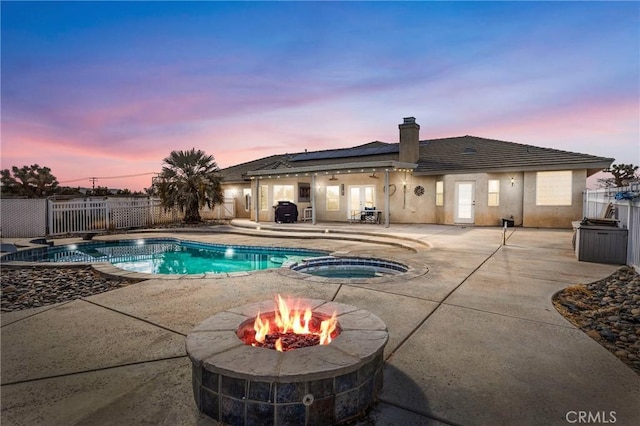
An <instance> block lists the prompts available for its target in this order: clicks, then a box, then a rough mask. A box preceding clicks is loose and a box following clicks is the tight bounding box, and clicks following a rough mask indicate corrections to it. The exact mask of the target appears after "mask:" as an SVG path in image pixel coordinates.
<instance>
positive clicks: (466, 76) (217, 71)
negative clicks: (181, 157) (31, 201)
mask: <svg viewBox="0 0 640 426" xmlns="http://www.w3.org/2000/svg"><path fill="white" fill-rule="evenodd" d="M1 8H2V10H1V11H2V22H1V24H2V26H1V31H2V33H1V39H2V42H1V43H2V46H1V47H2V62H1V71H2V81H1V83H2V88H1V94H2V105H1V106H2V110H1V115H2V129H1V137H2V141H1V143H2V144H1V146H0V149H1V151H0V152H1V154H2V155H1V162H0V167H1V168H3V169H4V168H10V167H11V166H14V165H16V166H19V167H20V166H23V165H31V164H34V163H38V164H39V165H40V166H47V167H50V168H51V169H52V173H53V174H54V175H55V176H56V177H57V178H58V181H59V182H60V184H61V185H63V186H73V187H75V186H83V187H89V186H91V182H90V181H89V178H90V177H98V178H99V179H98V181H97V182H96V185H100V186H108V187H110V188H129V189H131V190H142V189H143V188H145V187H149V186H150V184H151V177H152V175H151V174H150V173H154V172H159V171H160V170H161V168H162V160H163V158H165V157H167V156H168V155H169V153H170V152H171V151H172V150H187V149H191V148H192V147H195V148H196V149H201V150H203V151H205V152H206V153H207V154H211V155H213V156H214V157H215V159H216V161H217V163H218V166H219V167H221V168H224V167H228V166H232V165H235V164H238V163H242V162H245V161H250V160H254V159H256V158H260V157H264V156H268V155H272V154H282V153H292V152H299V151H304V149H308V150H321V149H332V148H344V147H350V146H355V145H360V144H364V143H367V142H371V141H374V140H381V141H384V142H397V141H398V124H400V123H401V122H402V118H403V117H408V116H413V117H416V121H417V122H418V123H419V124H420V126H421V131H420V138H421V139H430V138H439V137H453V136H463V135H474V136H480V137H485V138H493V139H501V140H507V141H513V142H518V143H525V144H532V145H537V146H543V147H549V148H556V149H562V150H567V151H574V152H581V153H585V154H592V155H599V156H604V157H613V158H615V159H616V162H617V163H634V164H640V142H639V141H640V57H639V52H640V32H639V30H638V28H640V3H638V2H567V3H564V2H539V3H538V2H322V3H316V2H258V3H255V2H194V3H190V2H187V3H185V2H55V1H53V2H11V1H2V2H1ZM130 175H140V176H134V177H129V178H114V177H117V176H130Z"/></svg>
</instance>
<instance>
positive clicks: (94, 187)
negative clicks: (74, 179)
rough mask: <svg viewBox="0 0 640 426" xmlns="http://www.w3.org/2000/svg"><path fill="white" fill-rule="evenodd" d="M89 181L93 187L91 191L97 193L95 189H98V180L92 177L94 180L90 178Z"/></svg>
mask: <svg viewBox="0 0 640 426" xmlns="http://www.w3.org/2000/svg"><path fill="white" fill-rule="evenodd" d="M89 180H90V181H91V185H92V186H91V190H93V191H95V189H96V181H97V180H98V178H96V177H92V178H89Z"/></svg>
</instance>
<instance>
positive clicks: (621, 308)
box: [553, 266, 640, 374]
mask: <svg viewBox="0 0 640 426" xmlns="http://www.w3.org/2000/svg"><path fill="white" fill-rule="evenodd" d="M553 303H554V305H555V307H556V309H557V310H558V312H560V313H561V314H562V315H563V316H564V317H565V318H567V320H569V321H570V322H571V323H572V324H574V325H575V326H576V327H578V328H580V329H581V330H582V331H584V332H585V333H587V335H588V336H589V337H591V338H592V339H594V340H595V341H597V342H598V343H600V344H601V345H602V346H604V347H605V348H607V349H608V350H609V351H611V352H612V353H613V354H614V355H616V356H617V357H618V358H620V359H621V360H622V361H623V362H624V363H625V364H627V365H628V366H629V367H631V368H632V369H633V370H634V371H635V372H636V373H638V374H640V274H638V273H637V272H635V270H634V269H633V268H629V267H628V266H622V267H620V268H619V269H618V270H617V271H616V272H615V273H614V274H613V275H611V276H609V277H607V278H605V279H603V280H600V281H596V282H593V283H590V284H586V285H575V286H571V287H567V288H566V289H564V290H563V291H561V292H559V293H558V294H556V296H555V297H554V301H553Z"/></svg>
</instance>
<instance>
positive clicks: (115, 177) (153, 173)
mask: <svg viewBox="0 0 640 426" xmlns="http://www.w3.org/2000/svg"><path fill="white" fill-rule="evenodd" d="M157 174H158V173H157V172H148V173H138V174H135V175H122V176H88V177H83V178H78V179H72V180H65V181H64V182H59V183H72V182H80V181H83V180H90V181H92V182H93V183H94V184H95V181H96V180H98V179H122V178H130V177H138V176H147V175H157Z"/></svg>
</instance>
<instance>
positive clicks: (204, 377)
mask: <svg viewBox="0 0 640 426" xmlns="http://www.w3.org/2000/svg"><path fill="white" fill-rule="evenodd" d="M301 302H302V303H304V305H306V306H309V307H310V308H312V309H313V311H314V313H316V312H317V313H319V314H321V315H327V316H330V315H331V314H332V313H333V312H334V311H335V312H336V313H337V315H338V316H337V319H338V323H339V326H340V329H341V332H340V335H338V336H337V337H336V338H335V340H333V342H331V343H330V344H328V345H322V346H312V347H306V348H300V349H295V350H290V351H287V352H278V351H275V350H272V349H266V348H258V347H253V346H249V345H245V344H244V342H242V341H241V340H240V338H239V337H238V336H237V334H236V332H237V330H238V328H239V327H240V326H241V325H242V324H244V323H246V322H247V321H248V320H250V319H252V318H254V317H255V316H256V315H257V314H258V312H270V311H273V301H267V302H261V303H256V304H252V305H246V306H242V307H239V308H235V309H230V310H228V311H224V312H221V313H219V314H217V315H214V316H212V317H210V318H208V319H207V320H205V321H204V322H202V323H201V324H200V325H198V326H197V327H196V328H195V329H194V330H193V331H192V332H191V333H190V334H189V335H188V336H187V343H186V345H187V353H188V355H189V358H191V362H192V364H193V392H194V396H195V401H196V404H197V406H198V409H199V410H200V411H201V412H202V413H204V414H206V415H207V416H209V417H212V418H214V419H216V420H218V421H221V422H224V423H228V424H233V425H285V424H295V425H330V424H335V423H341V422H344V421H346V420H350V419H353V418H355V417H358V416H359V415H361V414H362V413H364V411H365V410H366V409H367V408H368V407H369V406H370V405H371V404H372V403H373V402H374V401H375V399H376V397H377V394H378V392H379V390H380V389H381V387H382V364H383V357H382V353H383V350H384V346H385V345H386V343H387V340H388V338H389V335H388V333H387V328H386V326H385V324H384V323H383V322H382V320H381V319H380V318H378V317H377V316H375V315H373V314H372V313H370V312H368V311H366V310H363V309H358V308H356V307H354V306H350V305H344V304H341V303H335V302H325V301H323V300H315V299H302V300H301Z"/></svg>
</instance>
